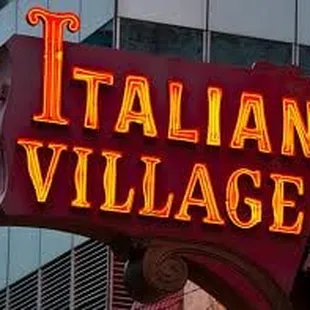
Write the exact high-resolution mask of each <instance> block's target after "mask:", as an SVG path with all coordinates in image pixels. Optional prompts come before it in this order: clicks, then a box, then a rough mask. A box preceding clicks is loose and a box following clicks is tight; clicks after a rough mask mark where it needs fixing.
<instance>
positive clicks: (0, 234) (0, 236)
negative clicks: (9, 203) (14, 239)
mask: <svg viewBox="0 0 310 310" xmlns="http://www.w3.org/2000/svg"><path fill="white" fill-rule="evenodd" d="M7 262H8V228H7V227H0V290H1V289H2V288H3V287H5V285H6V279H7V278H6V275H7Z"/></svg>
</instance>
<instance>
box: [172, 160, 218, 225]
mask: <svg viewBox="0 0 310 310" xmlns="http://www.w3.org/2000/svg"><path fill="white" fill-rule="evenodd" d="M197 184H199V186H200V188H201V194H202V198H194V197H193V194H194V191H195V188H196V186H197ZM190 205H197V206H199V207H204V208H206V209H207V216H206V217H204V218H203V223H209V224H218V225H224V220H223V219H222V218H221V216H220V214H219V211H218V209H217V205H216V201H215V197H214V192H213V188H212V185H211V180H210V176H209V173H208V170H207V168H206V166H205V165H203V164H195V165H194V167H193V171H192V174H191V177H190V180H189V182H188V185H187V188H186V192H185V195H184V198H183V201H182V204H181V207H180V210H179V213H178V214H176V215H175V216H174V218H175V219H176V220H180V221H190V220H191V216H190V215H189V214H188V208H189V206H190Z"/></svg>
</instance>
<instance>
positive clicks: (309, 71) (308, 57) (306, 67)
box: [299, 45, 310, 75]
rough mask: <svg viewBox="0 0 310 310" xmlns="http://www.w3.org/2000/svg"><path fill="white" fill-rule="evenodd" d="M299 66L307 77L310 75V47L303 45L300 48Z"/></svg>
mask: <svg viewBox="0 0 310 310" xmlns="http://www.w3.org/2000/svg"><path fill="white" fill-rule="evenodd" d="M299 51H300V56H299V64H300V67H301V69H302V70H303V71H304V73H305V74H306V75H310V46H306V45H301V46H300V47H299Z"/></svg>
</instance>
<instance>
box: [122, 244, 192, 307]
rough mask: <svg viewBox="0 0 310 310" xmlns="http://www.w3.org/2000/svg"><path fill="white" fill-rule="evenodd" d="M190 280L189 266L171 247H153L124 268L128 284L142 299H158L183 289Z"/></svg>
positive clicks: (148, 301) (139, 299)
mask: <svg viewBox="0 0 310 310" xmlns="http://www.w3.org/2000/svg"><path fill="white" fill-rule="evenodd" d="M187 279H188V266H187V263H186V261H185V260H184V259H183V257H182V256H181V255H179V254H176V253H175V252H174V251H173V250H172V249H171V248H167V247H160V246H154V247H152V246H151V247H149V248H146V249H144V252H140V255H134V256H132V257H131V258H129V260H128V261H127V264H126V267H125V279H124V280H125V284H126V286H127V289H128V291H129V293H130V294H131V296H132V297H133V298H134V299H135V300H138V301H140V302H143V303H150V302H155V301H157V300H159V299H161V298H164V297H165V296H167V295H170V294H173V293H175V292H178V291H180V290H181V289H182V288H183V287H184V285H185V283H186V281H187Z"/></svg>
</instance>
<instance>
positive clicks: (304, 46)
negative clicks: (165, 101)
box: [0, 0, 310, 309]
mask: <svg viewBox="0 0 310 310" xmlns="http://www.w3.org/2000/svg"><path fill="white" fill-rule="evenodd" d="M35 5H40V6H45V7H47V8H50V9H51V10H56V11H68V10H69V11H73V12H75V13H76V14H78V15H79V16H80V18H81V23H82V28H81V30H80V32H79V33H77V34H66V40H70V41H73V42H83V43H85V44H90V45H97V46H106V47H112V48H117V49H124V50H130V51H144V52H149V53H153V54H157V55H166V56H169V57H180V58H184V59H189V60H193V61H198V62H214V63H219V64H227V65H235V66H243V67H250V66H252V64H253V63H254V62H257V61H268V62H270V63H273V64H276V65H296V66H299V67H300V68H301V69H302V70H303V71H304V72H305V74H310V32H309V29H310V19H309V18H308V16H309V14H310V2H309V1H308V0H273V1H270V0H262V1H257V0H234V1H231V0H194V1H188V0H169V1H167V0H166V1H164V0H157V1H154V0H100V1H98V0H66V1H63V0H37V1H35V0H29V1H28V0H27V1H24V0H12V1H3V0H2V1H1V0H0V45H2V44H4V43H5V41H6V40H8V39H9V37H11V36H12V35H13V34H14V33H20V34H27V35H33V36H40V35H41V31H42V29H41V28H40V27H36V28H32V27H30V26H29V25H27V23H26V22H25V14H26V12H27V10H28V9H29V8H30V7H32V6H35ZM0 249H1V251H0V309H53V307H54V309H88V308H89V309H106V308H112V309H123V308H121V307H122V306H121V305H118V306H116V304H113V302H112V303H111V300H110V301H108V299H105V298H106V297H103V295H104V296H108V295H109V294H110V293H109V290H108V288H105V287H104V283H106V282H105V281H106V280H102V287H101V290H100V289H98V290H97V289H93V290H94V293H93V295H94V296H95V297H94V299H92V297H90V296H93V295H91V293H89V294H87V295H83V296H82V295H81V290H80V291H79V287H83V290H86V288H85V286H83V285H84V284H83V285H82V284H81V283H82V282H81V281H82V280H83V275H85V273H87V272H88V273H87V274H88V277H89V278H90V277H91V273H89V272H90V271H89V270H91V269H92V268H93V269H94V270H97V269H96V267H95V266H97V265H96V260H97V259H98V257H99V258H100V259H102V261H103V262H106V264H107V265H108V264H109V263H111V254H110V250H109V249H108V248H107V247H106V246H104V245H99V244H98V243H96V242H95V241H92V240H89V239H87V238H85V237H82V236H77V235H73V234H69V233H65V232H59V231H53V230H47V229H39V228H21V227H0ZM87 249H88V251H89V253H90V254H91V255H93V256H91V255H90V256H87V255H88V254H87V253H88V252H87ZM81 253H82V254H81ZM85 253H86V254H85ZM79 255H80V256H79ZM83 255H84V256H83ZM83 257H87V258H83ZM83 259H84V260H88V261H90V262H93V263H94V265H93V267H87V266H85V267H83V268H85V269H83V268H82V267H81V266H83V264H82V263H81V261H83ZM57 264H58V265H57ZM119 264H120V263H119ZM49 266H54V267H53V270H54V271H53V272H54V274H53V273H51V272H50V271H49V270H51V269H49V268H51V267H49ZM55 266H56V267H57V266H58V267H57V268H59V270H60V271H61V272H60V273H57V268H56V267H55ZM118 266H122V265H118ZM79 268H80V269H81V271H79ZM87 268H89V269H87ZM98 268H99V267H98ZM104 268H105V267H104V266H101V269H100V271H99V269H98V270H97V271H98V274H104V275H105V276H106V277H108V274H109V272H111V270H110V271H108V267H107V270H106V271H104ZM83 270H84V271H83ZM49 272H50V273H49ZM53 276H54V277H55V279H58V280H57V281H58V282H56V283H58V284H59V287H60V288H61V292H62V293H61V294H62V295H57V296H65V297H64V299H61V298H62V297H59V300H52V301H50V300H49V299H48V298H50V297H48V296H50V295H51V293H50V290H55V289H56V288H57V286H53V285H52V283H54V282H51V281H52V280H51V279H50V278H53ZM47 279H49V280H48V281H49V282H47ZM100 279H101V278H100ZM102 279H103V278H102ZM105 279H108V278H105ZM23 281H24V282H23ZM25 281H26V282H25ZM27 281H28V282H27ZM31 281H32V282H31ZM79 281H80V282H79ZM20 283H22V285H23V292H20V291H18V287H20V286H19V285H20ZM26 283H28V284H29V283H30V284H29V285H28V286H27V285H26ZM31 283H32V284H31ZM48 283H49V284H48ZM92 283H93V282H92ZM48 285H50V287H47V286H48ZM85 285H86V284H85ZM92 285H95V284H92ZM86 286H87V285H86ZM106 287H108V285H106ZM17 292H19V293H17ZM86 292H90V291H86ZM18 294H20V295H18ZM22 294H24V295H25V296H27V298H24V299H23V298H22ZM27 294H28V295H27ZM49 294H50V295H49ZM96 294H97V295H96ZM81 296H82V297H81ZM87 296H88V297H87ZM96 296H97V297H98V296H101V297H100V298H101V299H100V298H99V297H98V298H99V299H100V303H99V302H98V300H99V299H98V298H97V299H96ZM124 296H125V295H124ZM17 297H18V298H17ZM83 298H84V299H85V300H84V301H83V300H82V299H83ZM87 298H88V299H87ZM126 298H128V296H125V297H124V299H126ZM23 300H24V302H25V303H24V304H22V303H21V302H22V301H23ZM62 300H63V303H61V302H62ZM92 300H93V303H91V301H92ZM96 300H97V301H96ZM48 301H49V302H55V304H51V303H50V304H49V303H48ZM19 302H20V303H19ZM26 302H27V303H28V304H27V303H26ZM57 302H58V304H57ZM87 302H88V303H89V304H88V305H87ZM96 302H97V303H96ZM45 303H46V304H45ZM126 303H127V299H126ZM51 305H54V306H51ZM117 307H119V308H117ZM126 307H128V305H127V304H126ZM187 308H188V309H190V305H188V307H187ZM124 309H125V306H124ZM126 309H127V308H126ZM193 309H194V308H193Z"/></svg>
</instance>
